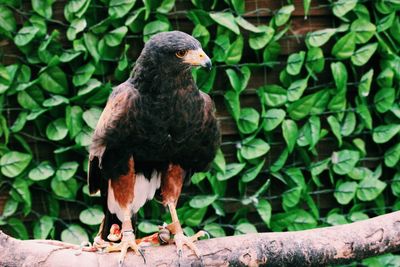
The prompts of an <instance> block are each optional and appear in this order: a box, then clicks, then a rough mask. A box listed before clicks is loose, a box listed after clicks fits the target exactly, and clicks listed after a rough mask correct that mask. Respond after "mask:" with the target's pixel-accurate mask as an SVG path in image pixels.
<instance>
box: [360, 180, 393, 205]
mask: <svg viewBox="0 0 400 267" xmlns="http://www.w3.org/2000/svg"><path fill="white" fill-rule="evenodd" d="M385 188H386V183H384V182H382V181H380V180H378V179H375V178H373V177H370V176H368V177H365V178H364V179H363V180H362V181H361V183H359V185H358V189H357V198H358V199H359V200H361V201H371V200H374V199H376V198H377V197H378V196H379V195H380V194H381V193H382V191H383V190H384V189H385Z"/></svg>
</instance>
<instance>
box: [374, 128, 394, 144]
mask: <svg viewBox="0 0 400 267" xmlns="http://www.w3.org/2000/svg"><path fill="white" fill-rule="evenodd" d="M399 131H400V124H388V125H380V126H378V127H376V128H375V129H374V130H373V133H372V139H373V140H374V142H375V143H377V144H382V143H386V142H387V141H389V140H390V139H392V138H393V137H394V136H395V135H396V134H397V133H398V132H399Z"/></svg>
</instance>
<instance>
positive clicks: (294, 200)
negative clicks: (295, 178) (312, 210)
mask: <svg viewBox="0 0 400 267" xmlns="http://www.w3.org/2000/svg"><path fill="white" fill-rule="evenodd" d="M301 191H302V190H301V187H299V186H296V187H293V188H291V189H289V190H286V191H285V192H283V194H282V204H283V206H284V207H285V208H293V207H294V206H296V205H297V204H298V203H299V202H300V198H301Z"/></svg>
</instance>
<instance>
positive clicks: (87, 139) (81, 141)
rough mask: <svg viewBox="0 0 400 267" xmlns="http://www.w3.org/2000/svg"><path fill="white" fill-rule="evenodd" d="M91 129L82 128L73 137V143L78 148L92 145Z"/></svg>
mask: <svg viewBox="0 0 400 267" xmlns="http://www.w3.org/2000/svg"><path fill="white" fill-rule="evenodd" d="M92 133H93V131H92V129H91V128H90V127H88V126H83V128H82V129H81V131H80V132H79V133H78V134H77V135H76V136H75V142H76V143H77V144H78V145H79V146H83V147H85V146H90V144H91V143H92Z"/></svg>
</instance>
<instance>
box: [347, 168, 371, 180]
mask: <svg viewBox="0 0 400 267" xmlns="http://www.w3.org/2000/svg"><path fill="white" fill-rule="evenodd" d="M347 175H348V176H349V177H350V178H352V179H354V180H362V179H364V178H365V177H367V176H373V173H372V171H371V170H370V169H368V168H365V167H355V168H353V169H352V170H351V171H350V172H349V173H348V174H347Z"/></svg>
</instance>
